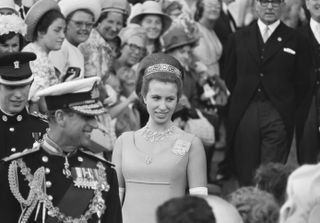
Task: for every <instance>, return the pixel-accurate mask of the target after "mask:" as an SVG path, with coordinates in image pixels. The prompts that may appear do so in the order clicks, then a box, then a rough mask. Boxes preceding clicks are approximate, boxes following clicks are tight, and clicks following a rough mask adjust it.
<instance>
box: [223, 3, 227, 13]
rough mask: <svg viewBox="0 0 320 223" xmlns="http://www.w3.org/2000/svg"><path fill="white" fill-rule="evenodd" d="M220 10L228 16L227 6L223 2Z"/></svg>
mask: <svg viewBox="0 0 320 223" xmlns="http://www.w3.org/2000/svg"><path fill="white" fill-rule="evenodd" d="M222 10H223V12H224V13H225V14H228V5H227V4H226V3H225V2H222Z"/></svg>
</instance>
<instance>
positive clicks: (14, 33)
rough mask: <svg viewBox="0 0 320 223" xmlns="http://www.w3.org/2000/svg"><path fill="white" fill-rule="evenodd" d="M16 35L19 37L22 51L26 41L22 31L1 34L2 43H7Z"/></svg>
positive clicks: (0, 41) (0, 40)
mask: <svg viewBox="0 0 320 223" xmlns="http://www.w3.org/2000/svg"><path fill="white" fill-rule="evenodd" d="M15 36H18V37H19V51H20V50H21V49H22V48H23V46H24V43H25V41H24V38H23V36H22V35H21V34H20V33H16V32H9V33H8V34H3V35H0V43H1V44H5V43H6V42H7V41H8V40H10V39H12V38H13V37H15Z"/></svg>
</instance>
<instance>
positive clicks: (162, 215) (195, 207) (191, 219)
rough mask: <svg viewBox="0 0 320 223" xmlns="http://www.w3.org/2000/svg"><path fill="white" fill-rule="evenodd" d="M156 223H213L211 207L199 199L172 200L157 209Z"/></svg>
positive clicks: (213, 217) (185, 197)
mask: <svg viewBox="0 0 320 223" xmlns="http://www.w3.org/2000/svg"><path fill="white" fill-rule="evenodd" d="M156 217H157V222H158V223H215V222H216V218H215V216H214V214H213V211H212V208H211V206H210V205H209V204H208V203H207V201H206V200H205V199H203V198H201V197H196V196H184V197H180V198H172V199H170V200H168V201H166V202H165V203H163V204H162V205H160V206H159V207H158V208H157V211H156Z"/></svg>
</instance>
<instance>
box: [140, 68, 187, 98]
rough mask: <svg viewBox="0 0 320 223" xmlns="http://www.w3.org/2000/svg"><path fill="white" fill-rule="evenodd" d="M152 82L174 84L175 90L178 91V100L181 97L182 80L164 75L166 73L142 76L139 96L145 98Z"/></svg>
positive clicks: (169, 74) (171, 75) (167, 74)
mask: <svg viewBox="0 0 320 223" xmlns="http://www.w3.org/2000/svg"><path fill="white" fill-rule="evenodd" d="M152 80H157V81H161V82H165V83H174V84H176V85H177V90H178V93H177V97H178V99H179V98H180V97H181V94H182V90H183V82H182V79H181V78H180V77H177V76H176V75H174V74H172V73H166V72H161V73H160V72H159V73H153V74H149V75H147V76H143V78H142V85H141V95H142V96H143V97H145V96H146V95H147V93H148V91H149V85H150V82H151V81H152Z"/></svg>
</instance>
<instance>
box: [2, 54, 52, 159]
mask: <svg viewBox="0 0 320 223" xmlns="http://www.w3.org/2000/svg"><path fill="white" fill-rule="evenodd" d="M34 59H36V55H35V54H33V53H20V52H19V53H9V54H1V55H0V159H2V158H3V157H6V156H9V155H11V154H13V153H16V152H19V151H22V150H24V149H25V148H31V147H32V144H33V143H34V141H35V140H38V139H39V138H40V137H41V135H42V134H44V133H45V131H46V128H47V127H48V123H46V122H45V121H43V120H42V119H40V118H39V117H38V116H36V115H34V114H33V115H32V114H28V111H27V109H26V104H27V100H28V94H29V89H30V85H31V83H32V81H33V75H32V72H31V70H30V66H29V61H31V60H34Z"/></svg>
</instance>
